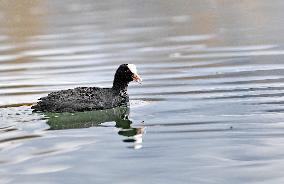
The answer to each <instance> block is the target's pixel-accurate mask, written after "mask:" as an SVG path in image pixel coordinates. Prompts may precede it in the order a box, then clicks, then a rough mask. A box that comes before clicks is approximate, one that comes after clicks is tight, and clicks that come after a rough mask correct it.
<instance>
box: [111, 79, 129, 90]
mask: <svg viewBox="0 0 284 184" xmlns="http://www.w3.org/2000/svg"><path fill="white" fill-rule="evenodd" d="M127 87H128V82H124V81H119V80H114V81H113V86H112V89H114V90H115V91H117V92H125V91H127Z"/></svg>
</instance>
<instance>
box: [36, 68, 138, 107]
mask: <svg viewBox="0 0 284 184" xmlns="http://www.w3.org/2000/svg"><path fill="white" fill-rule="evenodd" d="M131 81H136V82H139V83H140V82H141V81H142V79H141V78H140V76H139V75H138V73H137V69H136V66H135V65H134V64H122V65H120V66H119V67H118V69H117V70H116V73H115V75H114V80H113V86H112V88H99V87H77V88H75V89H67V90H61V91H56V92H52V93H50V94H48V96H46V97H43V98H40V99H39V102H37V104H36V105H34V106H32V109H34V111H41V112H82V111H93V110H103V109H110V108H114V107H118V106H122V105H128V104H129V96H128V93H127V87H128V83H129V82H131Z"/></svg>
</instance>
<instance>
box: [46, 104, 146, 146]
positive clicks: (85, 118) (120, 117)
mask: <svg viewBox="0 0 284 184" xmlns="http://www.w3.org/2000/svg"><path fill="white" fill-rule="evenodd" d="M129 113H130V109H129V107H116V108H113V109H106V110H98V111H85V112H75V113H68V112H66V113H44V115H45V116H46V118H47V124H48V125H49V126H50V128H49V129H48V130H62V129H79V128H90V127H96V126H105V125H103V123H106V122H115V127H116V128H118V134H119V135H121V136H123V137H126V138H125V139H124V140H123V142H132V143H134V145H133V146H129V147H130V148H135V149H139V148H141V147H142V136H143V133H144V125H143V126H142V127H135V128H134V127H132V126H131V124H132V121H131V120H130V119H129Z"/></svg>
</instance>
